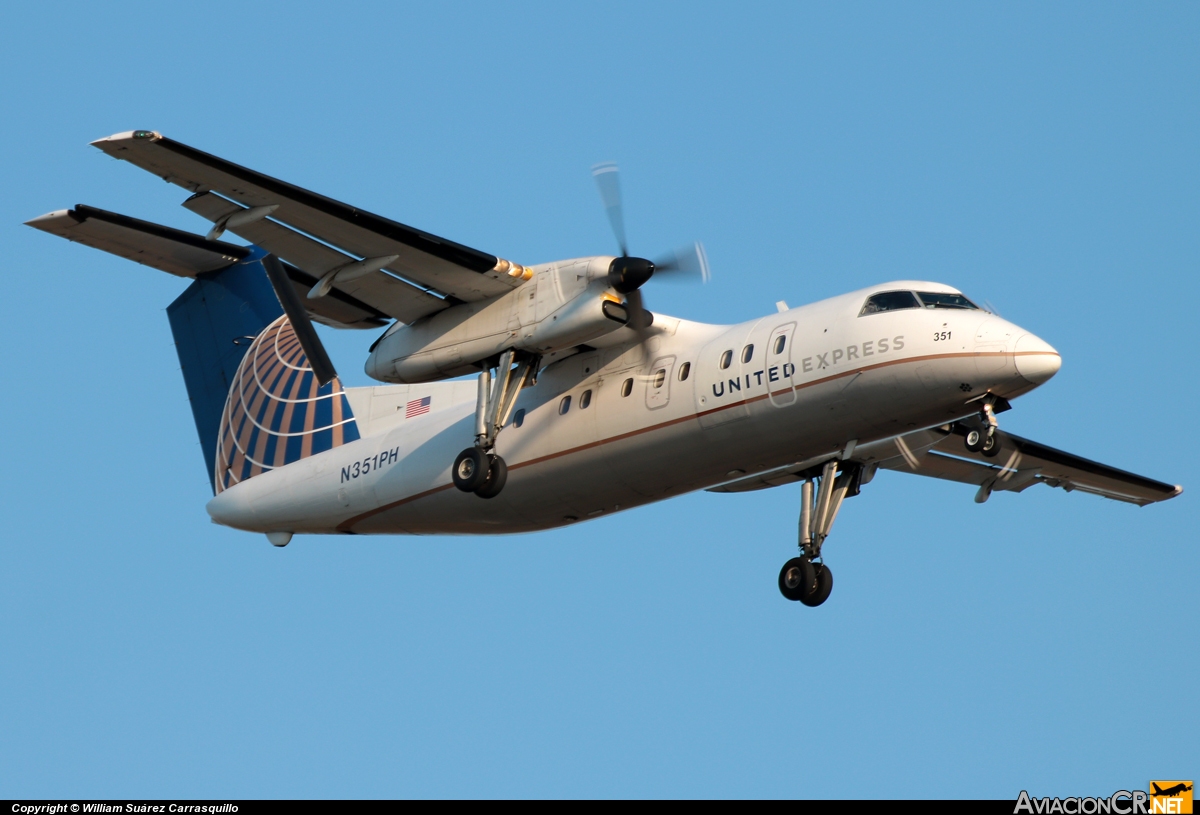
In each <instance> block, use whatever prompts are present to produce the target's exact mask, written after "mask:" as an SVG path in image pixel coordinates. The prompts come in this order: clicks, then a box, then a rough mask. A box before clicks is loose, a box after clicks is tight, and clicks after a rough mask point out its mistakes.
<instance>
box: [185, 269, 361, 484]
mask: <svg viewBox="0 0 1200 815" xmlns="http://www.w3.org/2000/svg"><path fill="white" fill-rule="evenodd" d="M262 257H263V254H262V252H261V251H258V252H255V253H254V254H253V255H251V256H250V257H249V258H247V259H245V260H243V261H242V262H239V263H235V264H233V265H232V266H228V267H226V268H224V269H221V270H219V271H216V272H211V273H208V274H203V275H197V276H196V279H195V281H194V282H193V283H192V284H191V285H190V286H188V288H187V290H186V291H184V293H183V294H181V295H180V296H179V297H178V298H177V299H176V300H175V302H173V303H172V304H171V305H170V306H169V307H168V308H167V316H168V317H169V318H170V321H171V331H172V333H173V334H174V336H175V347H176V350H177V351H178V353H179V362H180V365H181V366H182V368H183V378H184V382H185V383H186V385H187V391H188V397H189V398H190V399H191V403H192V414H193V416H194V418H195V420H196V432H197V433H198V434H199V436H200V446H201V448H202V450H203V452H204V460H205V463H206V464H207V465H208V474H209V478H210V479H211V480H210V483H211V484H212V485H213V491H214V492H215V493H219V492H221V491H222V490H224V489H227V488H229V487H231V486H233V485H234V484H236V483H238V482H239V481H244V480H245V479H247V478H252V477H253V476H255V475H258V474H260V473H263V472H266V471H268V470H271V469H274V468H276V467H282V466H283V465H285V464H290V463H292V462H293V461H299V460H300V459H302V458H307V457H308V456H310V455H314V454H316V453H319V452H322V451H324V450H328V449H331V448H332V447H337V446H339V445H341V444H345V443H347V442H350V441H354V440H355V439H357V438H358V427H357V425H356V424H355V422H354V416H353V414H352V413H351V411H350V405H349V402H348V401H347V400H346V397H345V394H344V393H343V391H342V385H341V382H340V381H339V380H338V379H337V378H334V379H333V380H332V381H331V382H328V383H327V384H325V385H318V383H317V381H316V378H315V376H314V374H313V372H312V369H311V367H310V366H309V363H308V359H307V357H306V355H305V353H304V350H303V349H302V348H301V347H300V343H299V341H298V340H297V338H296V334H295V331H293V330H292V325H291V323H290V322H289V321H288V318H287V317H286V316H285V315H284V313H283V309H282V308H281V307H280V304H279V300H278V298H277V297H276V296H275V292H274V291H273V290H272V288H271V284H270V281H269V280H268V278H267V274H266V270H265V269H264V268H263V264H262Z"/></svg>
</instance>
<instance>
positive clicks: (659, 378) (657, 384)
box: [654, 368, 667, 390]
mask: <svg viewBox="0 0 1200 815" xmlns="http://www.w3.org/2000/svg"><path fill="white" fill-rule="evenodd" d="M666 381H667V369H666V368H659V369H658V370H657V371H655V372H654V389H655V390H658V389H659V388H661V387H662V386H663V383H664V382H666Z"/></svg>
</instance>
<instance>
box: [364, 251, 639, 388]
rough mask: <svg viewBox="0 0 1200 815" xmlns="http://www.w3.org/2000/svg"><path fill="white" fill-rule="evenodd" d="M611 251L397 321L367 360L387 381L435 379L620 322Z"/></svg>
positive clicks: (577, 339)
mask: <svg viewBox="0 0 1200 815" xmlns="http://www.w3.org/2000/svg"><path fill="white" fill-rule="evenodd" d="M611 261H612V258H611V257H598V258H583V259H581V260H573V261H563V262H560V263H552V264H546V265H544V266H540V267H538V266H535V267H533V269H534V271H535V273H536V274H535V277H534V279H532V280H530V281H529V282H527V283H525V284H523V285H521V286H519V287H517V288H516V289H513V290H512V291H511V292H509V293H508V294H505V295H502V296H500V297H496V298H493V299H491V300H484V301H480V302H476V303H463V304H462V305H458V306H452V307H451V308H448V309H446V310H445V311H440V312H438V313H437V314H434V315H431V316H430V317H428V318H425V319H423V320H418V321H417V322H415V323H413V324H412V325H400V324H397V325H396V326H395V327H393V329H392V330H391V331H389V332H388V333H387V334H385V335H384V336H383V337H382V338H381V339H380V340H379V342H378V343H377V344H376V345H375V347H374V349H373V350H372V351H371V355H370V357H369V358H368V359H367V364H366V366H365V367H366V372H367V375H368V376H370V377H372V378H374V379H378V380H380V381H383V382H407V383H418V382H431V381H435V380H438V379H446V378H449V377H453V376H462V375H463V374H469V373H473V372H475V371H477V370H479V364H480V363H481V362H482V361H484V360H488V359H493V358H494V357H496V356H498V355H499V354H501V353H503V352H504V351H507V350H509V349H517V350H521V351H529V352H531V353H535V354H543V355H544V354H549V353H553V352H555V351H563V350H566V349H569V348H572V347H574V346H576V345H580V344H582V343H586V342H588V341H590V340H594V339H597V338H598V337H602V336H604V335H605V334H610V333H612V332H613V331H616V330H619V329H621V328H623V327H624V326H625V324H626V322H628V319H629V317H628V314H627V312H626V310H625V306H624V305H623V304H622V303H621V301H620V298H619V296H618V295H617V293H616V292H615V291H613V289H612V288H611V287H610V286H609V284H608V280H607V275H608V267H609V264H610V263H611Z"/></svg>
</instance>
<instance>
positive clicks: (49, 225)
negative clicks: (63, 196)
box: [25, 209, 80, 232]
mask: <svg viewBox="0 0 1200 815" xmlns="http://www.w3.org/2000/svg"><path fill="white" fill-rule="evenodd" d="M79 220H80V219H79V218H77V217H76V216H75V210H73V209H56V210H54V211H53V212H47V213H46V214H45V215H39V216H37V217H36V218H30V219H29V220H28V221H25V226H32V227H33V228H34V229H40V230H42V231H43V232H54V231H56V227H62V226H64V225H67V226H74V225H75V224H77V223H78V222H79ZM64 221H70V222H71V223H70V224H64Z"/></svg>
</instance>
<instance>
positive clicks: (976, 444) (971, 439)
mask: <svg viewBox="0 0 1200 815" xmlns="http://www.w3.org/2000/svg"><path fill="white" fill-rule="evenodd" d="M986 438H987V437H986V436H985V435H984V433H983V431H982V430H977V429H975V428H974V427H968V428H967V435H966V438H965V439H964V440H963V441H964V443H965V444H966V447H967V450H969V451H970V452H972V453H978V452H979V451H980V450H982V449H983V443H984V441H985V440H986Z"/></svg>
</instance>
